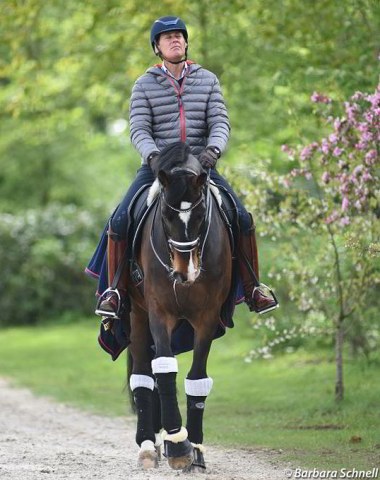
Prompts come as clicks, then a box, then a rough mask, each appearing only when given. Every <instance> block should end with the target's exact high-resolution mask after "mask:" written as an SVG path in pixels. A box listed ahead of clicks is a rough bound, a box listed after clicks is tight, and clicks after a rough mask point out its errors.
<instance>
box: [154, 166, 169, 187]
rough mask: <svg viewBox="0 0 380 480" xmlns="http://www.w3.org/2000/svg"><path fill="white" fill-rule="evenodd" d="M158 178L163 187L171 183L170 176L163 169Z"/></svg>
mask: <svg viewBox="0 0 380 480" xmlns="http://www.w3.org/2000/svg"><path fill="white" fill-rule="evenodd" d="M157 178H158V180H159V181H160V183H161V185H162V186H163V187H167V186H168V185H169V178H168V176H167V174H166V173H165V172H164V171H163V170H159V172H158V174H157Z"/></svg>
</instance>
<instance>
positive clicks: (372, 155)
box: [364, 149, 377, 166]
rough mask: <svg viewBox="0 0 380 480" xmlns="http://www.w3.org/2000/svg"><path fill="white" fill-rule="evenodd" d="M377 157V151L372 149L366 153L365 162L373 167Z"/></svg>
mask: <svg viewBox="0 0 380 480" xmlns="http://www.w3.org/2000/svg"><path fill="white" fill-rule="evenodd" d="M376 157H377V152H376V150H374V149H372V150H370V151H369V152H367V153H366V155H365V160H364V161H365V163H366V164H367V165H369V166H371V165H374V164H375V161H376Z"/></svg>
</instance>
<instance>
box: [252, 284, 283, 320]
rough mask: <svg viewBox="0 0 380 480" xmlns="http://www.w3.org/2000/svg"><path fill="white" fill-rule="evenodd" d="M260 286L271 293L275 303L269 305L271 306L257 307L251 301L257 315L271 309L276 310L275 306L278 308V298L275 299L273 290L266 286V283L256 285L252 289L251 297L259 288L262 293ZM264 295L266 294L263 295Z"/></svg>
mask: <svg viewBox="0 0 380 480" xmlns="http://www.w3.org/2000/svg"><path fill="white" fill-rule="evenodd" d="M262 288H265V289H266V290H267V291H268V292H269V294H270V295H271V297H272V298H273V300H274V302H275V304H274V305H271V306H268V307H263V308H258V307H256V305H255V303H254V302H253V309H254V311H255V312H256V313H258V314H259V315H263V314H264V313H268V312H271V311H272V310H276V308H278V307H279V306H280V304H279V303H278V300H277V297H276V295H275V293H274V291H273V290H272V289H271V288H270V287H268V285H265V283H260V285H257V286H256V287H255V288H254V289H253V292H252V299H253V296H254V295H255V292H256V290H259V291H261V292H262V293H263V291H262ZM265 296H266V295H265Z"/></svg>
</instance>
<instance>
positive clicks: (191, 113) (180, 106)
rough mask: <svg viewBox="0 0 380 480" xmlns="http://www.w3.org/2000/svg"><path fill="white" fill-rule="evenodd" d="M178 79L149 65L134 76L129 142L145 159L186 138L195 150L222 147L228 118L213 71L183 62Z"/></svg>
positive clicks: (222, 148)
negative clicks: (138, 76)
mask: <svg viewBox="0 0 380 480" xmlns="http://www.w3.org/2000/svg"><path fill="white" fill-rule="evenodd" d="M188 65H189V66H188V69H187V72H186V76H185V77H184V79H183V81H182V85H181V86H180V85H179V83H178V82H177V81H176V80H174V78H172V77H170V76H169V75H166V74H165V73H164V72H163V71H162V70H161V68H159V67H158V66H154V67H152V68H149V69H148V70H147V72H146V73H145V74H144V75H142V76H141V77H140V78H138V79H137V81H136V83H135V85H134V87H133V90H132V96H131V102H130V118H129V121H130V135H131V142H132V144H133V145H134V147H135V148H136V149H137V150H138V152H139V153H140V155H141V157H142V162H143V163H146V162H147V158H148V156H149V155H150V154H151V153H152V152H154V151H157V150H158V151H160V150H162V149H163V148H164V147H165V146H166V145H168V144H169V143H173V142H177V141H179V140H182V141H185V142H187V143H188V145H189V146H190V148H191V151H192V153H193V154H194V155H199V153H200V152H201V151H202V150H203V149H204V148H205V147H206V146H213V147H218V148H219V150H220V151H221V152H223V151H224V150H225V148H226V145H227V141H228V137H229V133H230V124H229V120H228V114H227V110H226V106H225V103H224V99H223V95H222V92H221V89H220V85H219V81H218V79H217V77H216V75H214V74H213V73H211V72H209V71H208V70H206V69H204V68H202V67H201V66H200V65H197V64H195V63H191V62H189V63H188Z"/></svg>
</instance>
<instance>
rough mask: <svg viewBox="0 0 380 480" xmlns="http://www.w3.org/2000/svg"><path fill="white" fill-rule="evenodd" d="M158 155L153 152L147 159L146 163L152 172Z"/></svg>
mask: <svg viewBox="0 0 380 480" xmlns="http://www.w3.org/2000/svg"><path fill="white" fill-rule="evenodd" d="M159 155H160V152H157V151H155V152H152V153H151V154H150V155H149V156H148V158H147V163H148V165H149V167H150V168H151V169H152V170H153V171H155V160H157V158H158V157H159Z"/></svg>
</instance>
